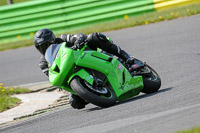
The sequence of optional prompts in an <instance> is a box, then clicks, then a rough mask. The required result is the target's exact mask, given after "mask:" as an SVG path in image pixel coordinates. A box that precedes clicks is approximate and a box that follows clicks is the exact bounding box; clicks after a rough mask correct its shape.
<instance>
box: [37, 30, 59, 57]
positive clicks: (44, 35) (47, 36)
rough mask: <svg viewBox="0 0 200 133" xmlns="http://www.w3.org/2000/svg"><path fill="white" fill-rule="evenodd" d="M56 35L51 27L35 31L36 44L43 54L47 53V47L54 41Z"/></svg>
mask: <svg viewBox="0 0 200 133" xmlns="http://www.w3.org/2000/svg"><path fill="white" fill-rule="evenodd" d="M54 41H55V35H54V33H53V32H52V31H51V30H49V29H41V30H39V31H37V32H36V33H35V37H34V44H35V47H36V48H37V50H38V51H40V53H41V54H43V55H44V54H45V52H46V50H47V48H48V47H49V46H50V45H51V44H52V43H54Z"/></svg>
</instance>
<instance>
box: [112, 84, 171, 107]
mask: <svg viewBox="0 0 200 133" xmlns="http://www.w3.org/2000/svg"><path fill="white" fill-rule="evenodd" d="M171 89H173V87H170V88H165V89H162V90H159V91H157V92H154V93H151V94H144V93H143V94H142V95H139V96H135V97H133V98H130V99H128V100H125V101H121V102H117V103H116V105H114V106H118V105H120V104H124V103H128V102H132V101H136V100H140V99H143V98H147V97H151V96H154V95H156V94H159V93H163V92H166V91H170V90H171Z"/></svg>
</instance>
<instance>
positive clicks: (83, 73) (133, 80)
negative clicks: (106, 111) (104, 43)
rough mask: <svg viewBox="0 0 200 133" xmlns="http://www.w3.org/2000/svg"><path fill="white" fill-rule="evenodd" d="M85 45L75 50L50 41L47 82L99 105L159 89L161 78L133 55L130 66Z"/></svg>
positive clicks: (109, 103)
mask: <svg viewBox="0 0 200 133" xmlns="http://www.w3.org/2000/svg"><path fill="white" fill-rule="evenodd" d="M86 49H87V45H85V46H84V47H83V48H81V49H77V50H74V49H72V48H69V47H66V43H65V42H64V43H62V44H53V45H51V46H50V47H49V48H48V49H47V51H46V53H45V58H46V60H47V62H48V65H49V82H50V84H52V85H53V86H58V87H60V88H62V89H64V90H66V91H68V92H71V93H73V94H76V95H78V96H80V97H81V98H82V99H84V100H86V101H87V102H89V103H92V104H95V105H97V106H100V107H109V106H112V105H114V104H115V103H116V101H122V100H126V99H129V98H131V97H133V96H136V95H138V94H139V93H140V92H143V93H153V92H156V91H158V90H159V88H160V86H161V79H160V77H159V75H158V74H157V72H156V71H155V70H154V69H152V68H151V67H150V66H148V65H147V64H146V63H143V62H142V61H140V60H138V59H135V61H134V64H133V65H131V66H130V65H127V64H126V63H125V62H124V61H123V60H122V59H120V58H118V59H117V58H116V57H114V56H111V55H107V54H104V53H102V52H100V51H92V50H90V51H87V50H86Z"/></svg>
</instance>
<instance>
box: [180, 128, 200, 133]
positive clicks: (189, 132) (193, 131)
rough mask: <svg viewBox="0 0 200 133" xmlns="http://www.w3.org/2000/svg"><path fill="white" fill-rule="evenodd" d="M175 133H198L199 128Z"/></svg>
mask: <svg viewBox="0 0 200 133" xmlns="http://www.w3.org/2000/svg"><path fill="white" fill-rule="evenodd" d="M176 133H200V126H199V127H195V128H192V129H191V130H188V129H187V130H184V131H179V132H176Z"/></svg>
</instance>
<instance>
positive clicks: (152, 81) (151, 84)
mask: <svg viewBox="0 0 200 133" xmlns="http://www.w3.org/2000/svg"><path fill="white" fill-rule="evenodd" d="M145 67H146V68H145V69H147V71H150V73H149V74H147V75H144V76H143V84H144V87H143V89H142V91H141V92H143V93H147V94H150V93H154V92H156V91H158V90H159V89H160V86H161V79H160V76H159V75H158V73H157V72H156V71H155V70H154V69H153V68H151V67H150V66H149V65H146V66H145Z"/></svg>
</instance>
